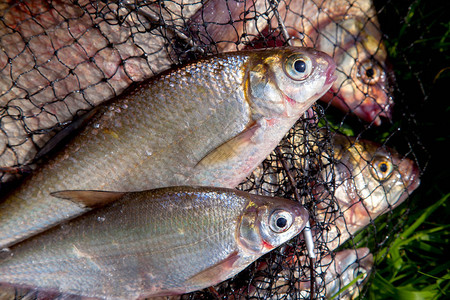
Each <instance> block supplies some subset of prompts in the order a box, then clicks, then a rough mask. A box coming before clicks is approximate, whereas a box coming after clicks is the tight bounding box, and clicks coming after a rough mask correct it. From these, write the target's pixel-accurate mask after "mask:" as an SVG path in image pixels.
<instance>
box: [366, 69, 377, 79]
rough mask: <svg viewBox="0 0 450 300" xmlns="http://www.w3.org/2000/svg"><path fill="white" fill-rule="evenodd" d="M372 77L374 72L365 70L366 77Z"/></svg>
mask: <svg viewBox="0 0 450 300" xmlns="http://www.w3.org/2000/svg"><path fill="white" fill-rule="evenodd" d="M373 75H375V71H374V69H373V68H370V69H367V70H366V76H367V77H370V78H372V77H373Z"/></svg>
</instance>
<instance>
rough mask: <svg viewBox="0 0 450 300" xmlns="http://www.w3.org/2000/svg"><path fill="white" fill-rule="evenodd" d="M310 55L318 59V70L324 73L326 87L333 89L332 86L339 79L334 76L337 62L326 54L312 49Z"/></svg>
mask: <svg viewBox="0 0 450 300" xmlns="http://www.w3.org/2000/svg"><path fill="white" fill-rule="evenodd" d="M310 53H311V54H312V55H313V56H315V57H316V68H319V69H320V70H321V72H323V73H322V74H323V75H324V77H325V85H327V86H328V85H329V86H330V87H331V84H333V82H335V81H336V79H337V76H336V75H335V74H334V73H335V71H336V62H335V61H334V60H333V58H332V57H331V56H330V55H328V54H326V53H325V52H322V51H317V50H315V49H312V48H310Z"/></svg>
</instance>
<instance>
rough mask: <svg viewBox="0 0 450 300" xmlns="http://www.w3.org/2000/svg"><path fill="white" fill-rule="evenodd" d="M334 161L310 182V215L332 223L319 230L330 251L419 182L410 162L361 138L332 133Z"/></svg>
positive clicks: (401, 197)
mask: <svg viewBox="0 0 450 300" xmlns="http://www.w3.org/2000/svg"><path fill="white" fill-rule="evenodd" d="M332 142H333V145H334V147H333V149H334V165H333V166H332V167H331V166H330V168H325V170H323V172H322V179H323V181H322V182H327V183H329V182H332V181H334V186H335V187H334V193H333V194H331V193H329V191H330V189H328V188H327V187H326V185H327V184H324V185H322V184H317V185H316V186H315V187H314V190H315V191H314V193H315V198H316V200H317V201H316V212H315V214H316V219H317V221H318V222H327V223H331V224H333V226H330V227H329V230H325V231H323V232H322V233H321V235H322V239H323V240H324V241H326V242H327V246H328V247H329V249H330V250H332V249H335V248H336V247H339V245H341V244H342V243H344V242H345V241H346V240H347V239H348V238H349V237H350V236H352V235H354V234H355V233H356V232H357V231H358V230H360V229H362V228H364V227H366V226H367V225H369V223H370V222H372V221H373V220H375V218H377V217H378V216H380V215H381V214H384V213H387V212H388V211H390V210H392V209H394V208H395V207H397V206H398V205H400V204H401V203H403V202H404V201H405V199H406V198H407V197H408V196H409V195H410V194H411V193H412V192H413V191H414V190H415V189H416V188H417V187H418V186H419V184H420V178H419V175H420V171H419V168H418V167H417V165H416V164H415V163H414V161H412V160H410V159H408V158H406V157H404V156H403V155H400V154H399V153H397V152H396V151H395V150H393V149H391V148H389V147H387V146H384V145H381V144H378V143H374V142H371V141H367V140H358V139H355V138H351V137H347V136H344V135H339V134H336V135H335V136H334V137H333V140H332Z"/></svg>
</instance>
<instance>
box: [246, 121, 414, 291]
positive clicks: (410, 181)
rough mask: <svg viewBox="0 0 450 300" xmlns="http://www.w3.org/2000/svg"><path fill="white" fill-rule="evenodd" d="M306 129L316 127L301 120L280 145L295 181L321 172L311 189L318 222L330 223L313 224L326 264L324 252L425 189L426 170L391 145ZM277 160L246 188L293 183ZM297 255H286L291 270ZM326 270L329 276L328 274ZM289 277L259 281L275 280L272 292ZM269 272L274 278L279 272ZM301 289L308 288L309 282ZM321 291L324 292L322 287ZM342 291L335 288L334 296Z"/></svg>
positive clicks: (272, 190) (271, 191)
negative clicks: (423, 173) (420, 188)
mask: <svg viewBox="0 0 450 300" xmlns="http://www.w3.org/2000/svg"><path fill="white" fill-rule="evenodd" d="M305 127H306V128H309V129H313V128H314V127H316V125H314V124H313V125H311V126H305V122H304V121H299V122H298V123H297V124H296V125H295V126H294V127H293V128H292V129H291V130H290V132H289V133H288V134H287V135H286V137H285V138H284V139H283V141H282V142H281V143H280V147H279V149H280V151H281V153H282V156H283V157H284V159H285V160H286V163H287V164H288V168H289V169H290V172H291V173H292V174H294V177H295V178H297V179H298V178H301V179H302V180H306V179H304V178H303V177H305V176H307V175H304V174H308V173H309V174H315V173H317V172H320V173H319V176H318V177H315V179H314V182H310V183H309V185H311V186H312V189H311V193H312V196H313V200H312V201H313V203H314V207H315V208H314V209H315V213H314V217H315V222H316V223H319V224H326V228H323V230H319V229H318V228H317V227H316V226H314V225H313V235H314V237H315V239H316V245H321V250H316V251H317V253H316V255H317V256H318V259H317V261H319V262H320V264H322V265H323V261H324V259H326V256H323V252H325V253H328V252H329V251H333V250H334V249H336V248H337V247H339V246H340V245H342V244H343V243H344V242H345V241H347V240H348V239H349V237H350V236H352V235H354V234H355V233H356V232H357V231H359V230H361V229H363V228H364V227H366V226H367V225H369V223H370V222H372V221H373V220H375V218H377V217H378V216H380V215H381V214H384V213H386V212H388V211H390V210H392V209H394V208H395V207H397V206H398V205H400V204H401V203H403V202H404V200H405V199H406V198H407V197H408V196H409V195H410V194H411V193H412V192H413V191H414V190H415V189H416V188H417V187H418V186H419V184H420V179H419V173H420V172H419V169H418V167H417V165H416V164H415V163H414V162H413V161H412V160H410V159H408V158H405V157H404V156H403V155H400V154H399V153H397V152H396V151H395V150H393V149H391V148H389V147H386V146H383V145H381V144H378V143H375V142H371V141H367V140H357V139H356V138H353V137H347V136H345V135H341V134H332V138H331V140H330V141H328V140H327V139H328V138H329V137H330V134H331V133H328V134H327V133H326V132H325V131H324V130H323V129H322V130H310V131H307V132H308V133H305V131H304V128H305ZM327 144H329V145H330V146H331V149H330V150H331V151H327V149H326V147H324V146H325V145H327ZM321 145H322V146H321ZM275 157H277V158H279V156H278V155H277V154H276V153H275V152H274V153H272V154H271V155H270V157H269V158H268V159H267V160H266V161H264V163H263V164H262V165H261V166H259V167H258V168H257V169H255V171H254V172H253V173H252V175H251V176H250V177H249V180H247V181H246V182H245V183H243V184H241V186H240V187H241V188H242V189H243V190H250V191H253V192H257V193H259V194H266V195H276V194H280V183H284V185H286V184H287V185H289V182H288V183H286V175H285V171H283V169H284V167H283V165H282V163H281V162H280V161H279V159H274V158H275ZM254 186H257V187H258V190H255V189H254ZM286 251H287V252H289V251H293V250H292V249H291V250H286ZM346 251H351V250H346ZM361 251H362V250H361ZM296 255H298V254H296ZM296 255H293V254H292V255H291V256H289V255H284V256H283V257H284V258H285V261H284V262H283V264H285V265H286V266H285V269H292V268H293V267H294V265H295V262H296ZM286 257H287V258H286ZM358 257H360V256H359V255H358ZM302 259H303V260H304V259H305V257H303V258H302ZM297 264H298V262H297ZM302 265H303V264H301V265H300V266H302ZM303 270H304V269H303ZM323 272H324V273H325V276H329V275H328V273H326V271H324V270H323ZM264 273H266V274H267V272H264ZM285 273H286V271H285V272H282V274H280V275H279V277H280V278H281V279H280V280H282V281H279V282H277V281H273V280H272V279H271V278H265V277H264V276H261V277H259V279H258V280H257V282H258V281H259V282H270V283H271V286H270V289H271V290H274V289H275V288H276V287H277V286H279V287H282V286H292V285H291V284H290V283H289V282H288V281H287V279H284V280H283V279H282V278H291V277H289V276H291V275H292V274H285ZM268 274H271V276H272V277H273V274H274V272H268ZM297 277H298V276H297ZM298 278H299V277H298ZM298 278H297V279H298ZM317 278H318V277H316V281H317ZM305 280H306V279H305ZM308 280H309V279H308ZM350 281H351V280H350ZM335 282H338V281H335ZM321 284H322V290H323V289H324V288H325V289H326V294H328V293H329V291H328V290H330V289H331V287H330V286H328V285H326V286H323V282H322V283H321ZM256 285H257V286H258V283H256ZM266 287H267V286H266ZM342 287H343V285H341V286H340V288H342ZM253 288H255V287H254V284H253V286H252V289H253ZM295 288H296V289H297V288H300V290H301V289H304V288H305V284H304V283H302V284H301V285H300V286H296V287H295ZM318 288H319V289H321V288H320V286H319V287H318ZM340 288H339V289H340ZM261 289H262V290H261ZM339 289H337V290H339ZM258 290H259V291H264V290H265V288H262V287H259V288H258V289H257V290H256V291H255V292H254V293H257V292H258ZM337 290H336V289H335V288H333V291H334V293H335V292H337ZM316 291H317V289H316ZM261 293H262V292H261Z"/></svg>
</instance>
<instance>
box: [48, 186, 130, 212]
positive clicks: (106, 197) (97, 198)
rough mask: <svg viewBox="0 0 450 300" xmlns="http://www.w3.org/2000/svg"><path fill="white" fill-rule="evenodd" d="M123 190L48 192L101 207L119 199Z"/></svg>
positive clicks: (88, 205)
mask: <svg viewBox="0 0 450 300" xmlns="http://www.w3.org/2000/svg"><path fill="white" fill-rule="evenodd" d="M125 194H126V193H124V192H106V191H75V190H73V191H58V192H53V193H50V195H52V196H53V197H56V198H61V199H67V200H70V201H72V202H75V203H77V204H81V205H83V206H85V207H89V208H95V207H101V206H104V205H106V204H109V203H111V202H114V201H116V200H119V199H120V198H121V197H123V195H125Z"/></svg>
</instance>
